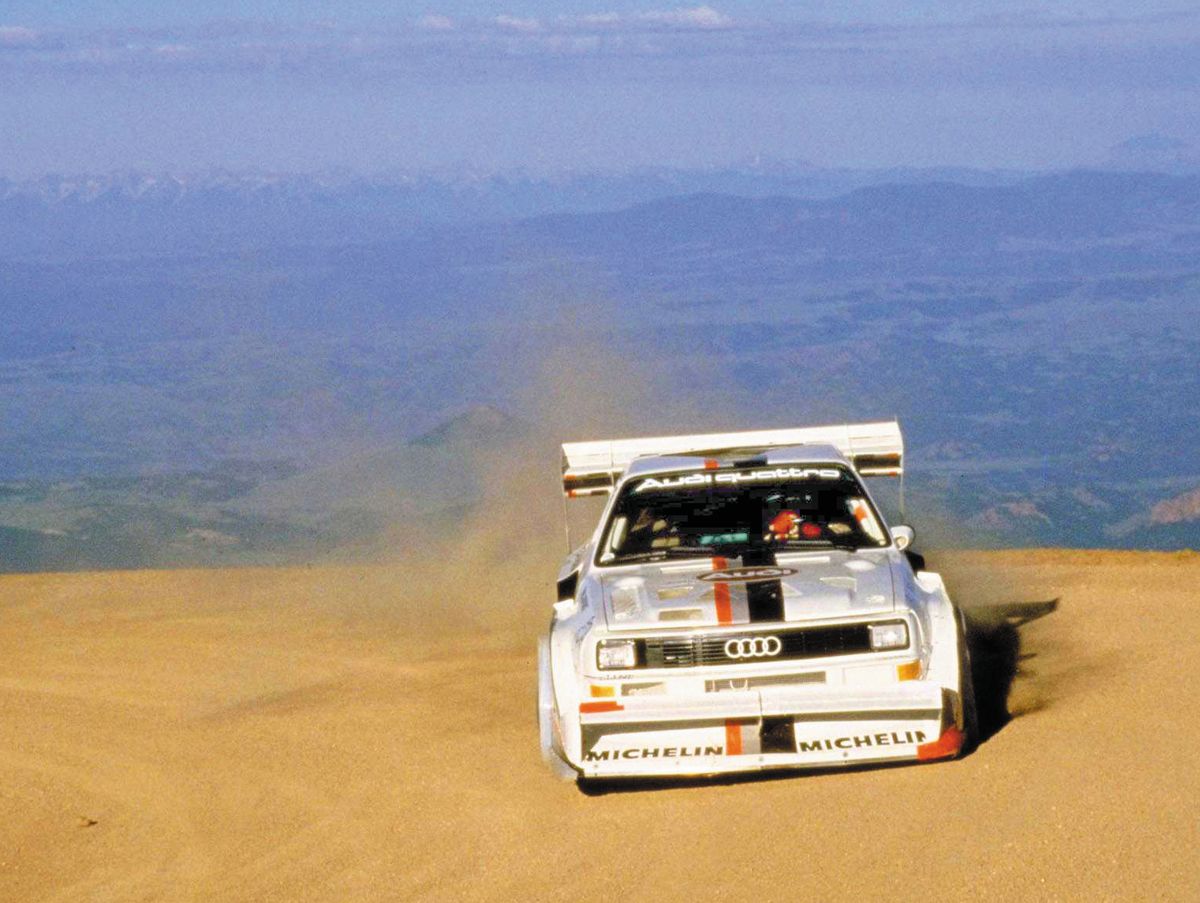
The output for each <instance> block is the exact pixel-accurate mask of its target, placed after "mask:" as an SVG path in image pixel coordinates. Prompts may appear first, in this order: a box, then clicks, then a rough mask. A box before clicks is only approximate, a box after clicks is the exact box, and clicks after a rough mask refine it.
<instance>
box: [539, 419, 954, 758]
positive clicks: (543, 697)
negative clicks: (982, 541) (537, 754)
mask: <svg viewBox="0 0 1200 903" xmlns="http://www.w3.org/2000/svg"><path fill="white" fill-rule="evenodd" d="M902 460H903V442H902V438H901V434H900V429H899V425H898V424H897V423H895V422H883V423H868V424H850V425H843V426H834V427H809V428H801V429H792V430H769V431H756V432H746V433H727V434H709V435H699V436H674V437H663V438H655V439H629V440H617V441H604V442H579V443H567V444H565V445H563V487H564V492H565V494H566V496H567V497H568V498H577V497H581V496H587V495H597V494H607V495H608V496H609V498H608V499H607V502H606V504H605V508H604V512H603V514H602V516H601V517H600V520H599V523H598V525H597V526H596V529H595V531H594V532H593V534H592V535H591V537H590V539H588V541H587V542H585V543H583V544H582V545H581V546H579V547H578V548H576V549H575V550H574V551H573V552H571V553H570V555H569V556H568V557H567V559H566V562H565V563H564V564H563V567H562V569H561V571H560V573H559V575H558V582H557V590H558V600H557V601H556V602H555V604H554V613H553V616H552V618H551V622H550V629H549V631H548V633H547V634H546V635H545V636H544V637H543V638H542V639H541V641H540V644H539V656H538V669H539V699H538V710H539V712H538V714H539V725H540V734H541V746H542V752H543V755H544V756H545V758H546V759H547V761H548V762H549V763H550V764H551V766H552V767H554V768H555V769H556V770H558V771H560V772H562V773H564V774H568V775H573V776H575V777H577V778H579V779H581V780H589V779H608V778H635V777H665V776H684V775H715V774H721V773H728V772H740V771H751V770H761V769H771V768H812V767H823V768H825V767H830V766H839V765H852V764H863V763H873V762H890V761H902V760H917V761H920V760H931V759H942V758H948V757H953V756H957V755H961V754H962V753H963V752H965V751H966V750H967V749H968V748H969V747H970V746H971V744H972V743H973V742H974V739H975V735H976V733H977V728H976V715H975V703H974V693H973V689H972V684H971V676H970V668H969V659H968V652H967V648H966V644H965V640H964V632H963V622H962V618H961V615H960V613H959V612H958V611H957V609H956V608H955V606H954V605H953V604H952V603H951V601H950V598H949V597H948V595H947V593H946V589H945V587H944V585H943V583H942V580H941V578H940V577H939V576H938V575H937V574H934V573H930V572H928V571H925V570H923V569H921V568H922V567H923V566H922V565H921V563H920V558H919V556H915V555H913V554H912V552H911V550H908V551H907V554H906V550H907V549H908V546H909V544H910V543H911V542H912V539H913V531H912V530H911V528H909V527H906V526H897V527H893V528H889V527H888V526H887V524H886V523H885V522H884V519H883V517H882V515H881V514H880V511H879V508H878V507H877V506H876V504H875V502H874V501H873V499H872V497H871V495H870V493H869V492H868V490H867V488H866V486H865V485H864V482H863V479H862V478H863V477H864V476H898V475H900V474H901V473H902ZM914 562H915V563H916V564H917V569H916V570H914V566H913V564H914Z"/></svg>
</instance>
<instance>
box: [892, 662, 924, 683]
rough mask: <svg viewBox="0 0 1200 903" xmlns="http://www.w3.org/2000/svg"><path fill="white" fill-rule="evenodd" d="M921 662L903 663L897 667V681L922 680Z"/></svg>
mask: <svg viewBox="0 0 1200 903" xmlns="http://www.w3.org/2000/svg"><path fill="white" fill-rule="evenodd" d="M920 679H921V661H920V659H917V660H915V661H911V662H903V663H902V664H899V665H897V666H896V680H920Z"/></svg>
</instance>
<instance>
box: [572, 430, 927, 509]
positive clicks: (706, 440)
mask: <svg viewBox="0 0 1200 903" xmlns="http://www.w3.org/2000/svg"><path fill="white" fill-rule="evenodd" d="M794 445H832V446H834V447H835V448H837V450H838V451H839V452H841V453H842V454H843V455H845V456H846V458H847V459H848V460H849V461H850V462H851V464H853V465H854V469H855V470H857V471H858V472H859V473H860V474H861V475H862V476H865V477H871V476H892V477H895V476H900V475H901V474H902V473H903V460H904V440H903V438H902V437H901V435H900V424H899V423H897V422H896V421H894V420H884V421H880V422H878V423H844V424H841V425H839V426H808V427H800V428H799V429H788V430H754V431H751V432H745V433H705V434H701V435H696V436H659V437H656V438H651V439H607V440H603V441H600V442H565V443H563V447H562V455H563V457H562V469H563V470H562V473H563V492H564V493H565V494H566V496H567V497H568V498H579V497H580V496H586V495H604V494H607V493H609V492H611V491H612V489H613V487H614V486H615V485H616V483H617V479H618V478H619V477H620V476H621V474H622V473H624V472H625V469H626V468H627V467H628V466H629V464H630V462H632V461H633V459H634V458H641V457H645V456H647V455H693V454H700V453H702V452H703V453H707V454H712V455H719V454H721V453H722V452H731V451H741V450H765V449H771V448H788V447H790V446H794Z"/></svg>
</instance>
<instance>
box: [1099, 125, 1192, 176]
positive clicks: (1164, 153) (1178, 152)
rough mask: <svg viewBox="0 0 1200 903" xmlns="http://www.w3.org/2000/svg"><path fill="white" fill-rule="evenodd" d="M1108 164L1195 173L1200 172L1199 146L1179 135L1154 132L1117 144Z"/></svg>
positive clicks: (1133, 168)
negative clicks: (1176, 136)
mask: <svg viewBox="0 0 1200 903" xmlns="http://www.w3.org/2000/svg"><path fill="white" fill-rule="evenodd" d="M1108 165H1109V166H1110V167H1112V168H1114V169H1124V170H1134V171H1138V172H1166V173H1176V174H1179V173H1196V172H1200V148H1197V147H1196V145H1194V144H1191V143H1189V142H1187V141H1184V140H1182V139H1180V138H1175V137H1172V136H1170V135H1163V134H1162V133H1160V132H1151V133H1149V134H1145V135H1135V136H1133V137H1132V138H1129V139H1128V140H1126V141H1122V142H1121V143H1120V144H1117V145H1114V146H1113V148H1112V149H1111V150H1110V151H1109V155H1108Z"/></svg>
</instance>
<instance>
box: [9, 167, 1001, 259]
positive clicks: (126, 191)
mask: <svg viewBox="0 0 1200 903" xmlns="http://www.w3.org/2000/svg"><path fill="white" fill-rule="evenodd" d="M1022 177H1023V174H1021V173H1014V172H991V171H983V170H970V169H886V170H841V169H817V168H812V167H809V166H806V165H796V164H770V163H768V164H764V163H762V162H761V161H759V162H754V163H750V164H746V165H744V166H740V167H729V168H712V169H703V170H687V169H670V168H651V169H640V170H632V171H629V172H622V173H564V174H560V175H553V176H533V175H529V174H527V173H522V172H502V173H490V174H476V173H470V172H464V173H446V174H439V175H429V174H422V175H395V176H380V177H370V178H368V177H361V176H350V175H347V174H344V173H333V174H323V175H322V174H317V175H287V174H282V175H281V174H256V173H246V174H233V173H225V172H216V173H207V174H200V175H187V176H184V175H175V174H148V173H127V174H116V175H81V176H46V177H43V178H40V179H34V180H29V181H25V182H14V181H11V180H5V179H0V259H5V258H8V259H14V258H28V257H34V258H38V257H73V258H78V257H86V256H94V255H106V256H112V255H119V256H139V257H144V256H148V255H160V254H181V253H189V254H190V253H197V252H201V253H211V252H217V251H239V250H243V249H246V248H261V247H264V246H273V247H278V246H281V245H293V246H312V245H321V246H328V245H333V246H340V245H346V244H354V243H363V242H368V243H377V242H380V241H388V240H396V239H400V238H404V237H407V236H411V235H413V234H414V233H418V232H420V231H422V230H424V229H427V228H429V227H434V226H439V225H448V224H458V225H462V224H469V223H484V222H504V221H511V220H517V219H522V218H526V217H531V216H538V215H542V214H547V213H555V212H593V211H599V210H616V209H620V208H623V207H629V206H631V205H634V204H639V203H644V202H646V201H650V200H654V199H659V198H665V197H672V196H676V195H683V194H693V193H698V192H717V193H722V194H734V195H742V196H747V197H765V196H771V195H784V196H790V197H805V198H817V197H830V196H834V195H838V194H842V193H845V192H846V191H850V190H853V189H855V188H858V187H861V186H864V185H874V184H881V183H909V184H915V183H922V182H929V181H933V180H940V181H948V182H955V183H959V184H969V185H1001V184H1011V183H1013V182H1015V181H1017V180H1019V179H1020V178H1022Z"/></svg>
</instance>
